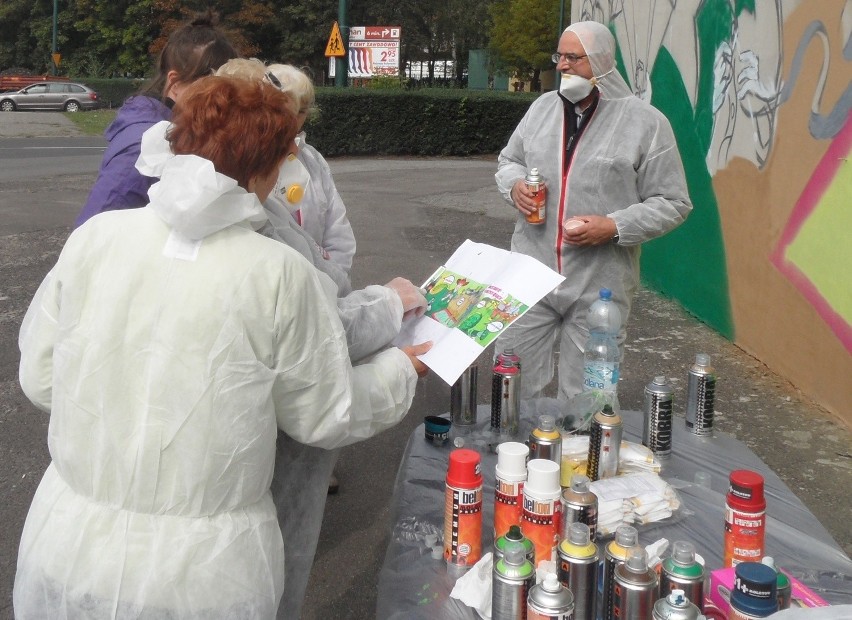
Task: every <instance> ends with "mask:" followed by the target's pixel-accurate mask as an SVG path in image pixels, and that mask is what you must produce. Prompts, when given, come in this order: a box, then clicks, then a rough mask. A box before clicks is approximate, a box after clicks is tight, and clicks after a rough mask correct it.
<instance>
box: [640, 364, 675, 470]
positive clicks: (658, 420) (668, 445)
mask: <svg viewBox="0 0 852 620" xmlns="http://www.w3.org/2000/svg"><path fill="white" fill-rule="evenodd" d="M673 393H674V392H673V390H672V387H671V386H670V385H669V384H668V383H667V382H666V378H665V377H663V376H659V377H654V380H653V381H651V382H650V383H649V384H648V385H646V386H645V406H644V408H643V411H644V414H645V418H644V424H643V426H642V445H643V446H647V447H648V449H649V450H651V452H653V453H654V456H655V457H656V458H657V459H659V460H665V459H667V458H669V457H670V456H671V455H672V394H673Z"/></svg>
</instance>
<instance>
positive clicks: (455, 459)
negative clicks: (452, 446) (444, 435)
mask: <svg viewBox="0 0 852 620" xmlns="http://www.w3.org/2000/svg"><path fill="white" fill-rule="evenodd" d="M447 484H448V485H449V486H451V487H455V488H457V489H474V488H476V487H478V486H481V485H482V468H481V462H480V458H479V452H476V451H475V450H469V449H467V448H459V449H458V450H453V451H452V452H450V465H449V467H448V468H447Z"/></svg>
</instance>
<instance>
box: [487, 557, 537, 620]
mask: <svg viewBox="0 0 852 620" xmlns="http://www.w3.org/2000/svg"><path fill="white" fill-rule="evenodd" d="M534 585H535V568H534V567H533V565H532V562H530V561H529V560H527V558H526V556H525V555H524V549H523V547H522V546H521V545H519V544H515V543H512V544H510V545H508V546H507V547H506V550H505V554H504V555H503V557H502V558H500V559H499V560H496V561H495V562H494V569H493V571H492V576H491V618H492V620H525V618H526V615H527V595H528V594H529V591H530V588H532V587H533V586H534Z"/></svg>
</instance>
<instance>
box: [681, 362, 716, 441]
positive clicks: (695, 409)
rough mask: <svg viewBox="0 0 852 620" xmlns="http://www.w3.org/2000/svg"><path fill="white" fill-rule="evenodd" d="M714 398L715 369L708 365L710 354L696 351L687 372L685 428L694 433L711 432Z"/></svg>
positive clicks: (707, 433)
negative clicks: (693, 360) (692, 362)
mask: <svg viewBox="0 0 852 620" xmlns="http://www.w3.org/2000/svg"><path fill="white" fill-rule="evenodd" d="M715 399H716V371H715V370H713V367H712V366H710V356H709V355H707V354H706V353H698V354H697V355H696V356H695V363H694V364H693V365H692V366H690V368H689V372H688V373H687V384H686V428H687V429H689V430H690V431H691V432H693V433H695V434H696V435H712V434H713V415H714V412H715V407H714V401H715Z"/></svg>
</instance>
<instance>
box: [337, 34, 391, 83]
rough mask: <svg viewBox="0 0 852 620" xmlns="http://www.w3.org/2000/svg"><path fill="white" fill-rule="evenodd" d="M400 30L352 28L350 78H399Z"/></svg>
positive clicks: (349, 55) (350, 35)
mask: <svg viewBox="0 0 852 620" xmlns="http://www.w3.org/2000/svg"><path fill="white" fill-rule="evenodd" d="M401 32H402V28H400V27H399V26H353V27H352V28H350V29H349V53H348V54H347V56H348V60H349V77H350V78H370V77H374V76H377V75H389V76H398V75H399V41H400V34H401Z"/></svg>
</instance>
